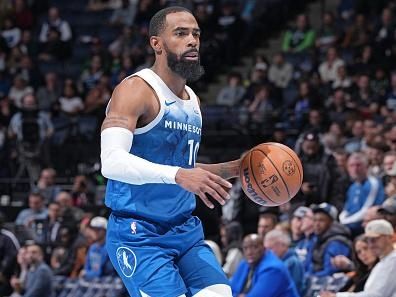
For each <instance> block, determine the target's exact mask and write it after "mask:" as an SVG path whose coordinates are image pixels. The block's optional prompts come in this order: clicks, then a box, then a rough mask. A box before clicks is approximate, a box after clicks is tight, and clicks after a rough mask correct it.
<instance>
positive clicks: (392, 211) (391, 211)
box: [378, 197, 396, 230]
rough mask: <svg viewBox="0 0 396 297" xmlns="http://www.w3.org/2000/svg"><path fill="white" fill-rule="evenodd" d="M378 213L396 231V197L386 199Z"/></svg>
mask: <svg viewBox="0 0 396 297" xmlns="http://www.w3.org/2000/svg"><path fill="white" fill-rule="evenodd" d="M378 213H379V214H380V215H381V216H383V218H384V219H385V220H387V221H388V222H389V223H391V224H392V227H393V229H395V230H396V197H392V198H388V199H386V200H385V201H384V203H382V205H381V206H380V207H379V208H378Z"/></svg>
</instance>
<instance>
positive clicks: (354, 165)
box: [340, 153, 385, 236]
mask: <svg viewBox="0 0 396 297" xmlns="http://www.w3.org/2000/svg"><path fill="white" fill-rule="evenodd" d="M367 171H368V163H367V158H366V156H365V155H364V154H362V153H353V154H352V155H351V156H350V157H349V158H348V174H349V177H350V178H351V180H352V181H353V184H352V185H350V187H349V188H348V191H347V193H346V200H345V206H344V209H343V211H342V212H341V214H340V222H341V223H342V224H343V225H346V226H347V227H348V228H349V229H350V230H351V232H352V234H353V235H354V236H356V235H359V234H360V233H362V220H363V215H364V213H365V212H366V211H367V209H368V208H369V207H370V206H373V205H379V204H381V203H382V202H383V201H384V199H385V195H384V187H383V185H382V182H381V181H380V180H378V179H377V178H374V177H371V176H368V175H367V173H368V172H367Z"/></svg>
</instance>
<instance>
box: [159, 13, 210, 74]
mask: <svg viewBox="0 0 396 297" xmlns="http://www.w3.org/2000/svg"><path fill="white" fill-rule="evenodd" d="M200 35H201V32H200V29H199V27H198V23H197V21H196V20H195V18H194V16H193V15H191V14H190V13H187V12H176V13H170V14H168V15H167V16H166V25H165V29H164V31H163V33H162V34H161V41H162V43H163V48H164V50H165V53H166V59H167V64H168V67H169V68H170V69H171V70H172V71H173V72H174V73H176V74H178V75H179V76H181V77H182V78H184V79H186V80H187V81H196V80H198V79H199V78H200V77H201V76H202V75H203V74H204V69H203V67H202V66H201V64H200V56H199V46H200Z"/></svg>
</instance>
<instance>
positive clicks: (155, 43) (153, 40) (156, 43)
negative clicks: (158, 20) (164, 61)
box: [150, 36, 162, 55]
mask: <svg viewBox="0 0 396 297" xmlns="http://www.w3.org/2000/svg"><path fill="white" fill-rule="evenodd" d="M150 45H151V47H152V48H153V50H154V51H155V53H156V54H157V55H160V54H161V53H162V47H161V42H160V38H159V37H158V36H151V37H150Z"/></svg>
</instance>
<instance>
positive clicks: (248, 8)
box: [0, 0, 396, 297]
mask: <svg viewBox="0 0 396 297" xmlns="http://www.w3.org/2000/svg"><path fill="white" fill-rule="evenodd" d="M258 2H260V1H254V0H246V1H243V0H240V1H237V0H235V1H199V0H195V1H152V0H140V1H139V0H119V1H118V0H117V1H104V0H103V1H102V0H89V1H80V0H69V1H67V2H65V1H48V3H46V1H34V0H15V1H7V0H0V28H1V31H0V36H1V37H0V162H1V164H2V166H1V167H0V178H5V179H6V180H7V182H6V183H7V184H12V185H15V184H17V183H18V181H20V180H22V179H23V178H24V177H25V176H27V177H28V191H26V192H29V194H26V195H25V197H24V199H25V201H26V205H27V207H26V208H25V209H22V210H21V211H20V212H19V213H18V214H17V216H15V220H14V219H13V221H11V222H10V220H9V217H8V216H9V214H8V213H5V214H1V216H0V264H1V266H0V295H1V296H8V295H11V296H14V297H16V296H43V297H45V296H49V297H52V296H53V294H55V295H56V294H58V295H60V294H62V296H68V295H69V296H97V295H98V294H99V295H100V296H102V295H103V296H118V295H120V296H121V295H122V294H123V289H122V285H121V283H120V281H119V280H118V279H117V278H115V272H114V269H113V268H112V267H111V264H110V262H109V258H108V256H107V254H106V250H105V249H104V240H105V237H104V234H105V231H106V227H107V221H106V218H105V217H106V210H105V209H104V207H103V206H102V205H99V207H98V201H102V198H103V193H102V192H100V193H99V195H98V189H99V188H100V187H101V186H103V185H104V184H105V181H104V180H103V177H101V176H100V174H99V170H100V166H99V165H98V164H95V162H97V161H98V159H99V156H98V145H97V143H99V141H98V140H99V139H98V137H99V133H98V131H99V128H100V127H99V125H100V123H101V121H102V119H103V117H104V111H105V108H106V104H107V102H108V100H109V98H110V95H111V92H112V89H113V88H114V86H115V85H116V84H117V83H118V82H119V81H121V80H122V79H123V78H125V77H126V76H128V75H130V74H132V73H133V72H135V71H137V70H139V69H142V68H144V67H149V66H151V64H152V62H153V59H154V55H153V52H152V50H151V49H150V47H149V46H147V25H148V21H149V19H150V18H151V16H152V15H153V13H155V12H156V11H157V10H158V9H160V8H161V7H164V6H166V5H171V4H182V5H185V6H187V7H189V8H191V9H192V10H193V12H194V14H195V15H196V17H197V20H198V22H199V24H200V27H201V29H202V31H203V32H204V34H203V36H202V38H203V40H202V48H201V57H202V63H203V64H204V65H205V69H206V76H205V78H204V80H202V82H201V83H200V84H197V85H195V86H193V87H194V88H195V89H197V90H200V89H203V88H205V86H206V84H207V83H208V82H210V81H213V79H214V77H215V76H216V75H217V74H219V71H222V70H223V71H224V70H227V69H228V67H229V66H230V65H237V64H238V61H239V59H240V57H241V54H246V52H247V50H248V49H247V47H248V46H245V45H247V44H249V45H250V46H251V47H254V46H256V45H257V44H258V43H259V42H260V38H257V36H260V37H262V39H264V38H266V37H268V36H269V35H270V34H271V33H270V32H269V31H270V30H271V29H272V27H271V26H270V25H273V26H275V25H280V24H284V23H286V20H287V18H286V16H289V15H287V14H286V13H285V10H286V9H285V5H286V6H287V4H289V5H297V4H296V3H297V2H298V3H304V1H286V2H287V3H286V2H285V3H286V4H285V3H281V2H282V1H268V3H269V2H271V3H272V4H271V5H275V4H278V6H276V7H275V8H277V9H278V10H275V8H273V9H274V10H273V11H271V10H267V11H266V9H268V7H269V8H272V7H270V6H269V5H270V4H268V3H266V4H265V5H264V4H263V5H258V4H257V3H258ZM268 11H269V12H270V13H268ZM275 12H279V15H277V14H276V13H275ZM281 12H282V13H283V14H281V15H280V13H281ZM395 14H396V2H395V1H375V2H374V1H369V0H340V1H339V5H338V9H337V11H325V12H324V14H323V15H322V16H318V17H321V18H322V24H321V27H320V28H314V27H312V26H311V25H310V21H309V18H308V16H307V15H305V14H300V15H298V16H297V17H296V18H295V21H293V24H292V25H291V26H290V28H288V29H286V30H285V31H284V34H283V40H282V43H281V47H280V48H279V49H278V51H277V53H276V54H275V55H274V56H273V57H266V56H264V55H257V56H255V57H254V58H253V60H252V61H253V67H252V69H250V72H249V73H238V72H230V73H228V80H227V84H226V85H225V86H224V87H223V88H222V89H221V91H220V92H219V93H218V96H217V97H216V98H213V100H212V102H211V101H210V100H209V99H207V98H201V99H202V111H203V115H204V117H205V124H204V125H205V127H206V129H207V132H209V133H207V134H209V135H211V137H213V136H214V137H215V138H216V139H217V140H215V142H214V143H215V144H216V141H217V145H219V142H220V143H221V145H222V147H221V149H220V150H219V148H218V147H212V148H211V147H210V145H209V144H210V141H211V139H209V138H205V133H204V137H203V145H202V151H203V153H204V154H205V156H204V157H206V158H207V159H210V160H212V161H223V160H224V159H229V158H231V157H235V156H232V153H230V154H228V153H227V152H228V151H229V152H231V151H232V148H234V150H235V151H238V153H237V154H240V153H242V151H243V149H246V148H248V147H250V146H252V145H253V144H255V143H258V142H264V141H276V142H281V143H284V144H286V145H288V146H290V147H292V148H294V150H295V151H296V153H297V154H298V155H299V157H300V159H301V161H302V164H303V169H304V180H303V184H302V187H301V191H300V192H299V193H298V195H297V196H296V197H295V198H293V200H292V201H291V202H290V203H287V204H285V205H282V206H281V207H278V208H270V209H266V208H258V207H257V205H255V204H254V203H253V202H251V201H249V200H248V199H247V198H246V197H245V196H244V194H243V191H242V190H241V183H240V181H239V180H238V179H237V180H235V181H233V187H232V189H231V191H230V195H231V199H230V200H229V202H228V203H227V204H226V205H225V206H223V207H221V208H217V211H218V212H212V213H214V215H215V216H216V218H215V220H214V221H215V222H216V224H212V222H213V221H211V220H210V219H208V220H206V219H205V217H204V216H203V222H204V225H205V227H206V228H205V231H206V235H207V238H208V239H210V240H211V241H208V243H210V245H211V247H212V248H213V249H214V250H215V251H217V253H216V255H217V256H218V259H219V261H220V262H221V264H222V265H223V269H224V271H225V272H226V274H227V276H228V277H229V278H230V280H231V284H232V288H233V294H234V296H238V297H241V296H246V297H248V296H251V297H254V296H257V297H258V296H277V295H279V296H306V297H312V296H314V297H316V296H318V295H320V296H322V297H333V296H338V297H342V296H355V295H354V293H353V292H364V293H362V294H366V295H361V296H375V297H376V296H378V297H379V296H384V297H387V296H389V297H394V295H392V294H394V292H396V288H395V283H394V282H392V275H393V274H392V271H394V269H395V267H396V263H395V259H396V254H395V252H394V250H393V245H394V244H395V239H394V238H395V233H394V228H395V226H396V199H395V197H396V125H395V124H396V116H395V114H396V113H395V109H396V103H395V102H396V72H394V69H396V68H395V66H396V65H395V64H396V62H395V61H396V48H395V44H396V16H395ZM263 15H265V16H266V18H265V20H263V19H262V17H263ZM280 16H282V17H283V18H282V17H280ZM260 21H261V23H260ZM266 22H268V26H267V27H266V28H263V26H262V24H266ZM274 28H275V27H274ZM258 32H259V33H260V35H258ZM236 40H239V42H236ZM211 103H212V104H211ZM213 103H214V104H213ZM219 128H220V129H221V130H218V129H219ZM223 128H224V129H223ZM224 130H225V131H224ZM222 133H223V134H222ZM220 135H226V137H225V138H220ZM230 135H236V136H237V137H229V136H230ZM219 139H220V140H219ZM245 140H247V141H245ZM206 141H207V142H206ZM238 141H239V142H238ZM242 142H243V144H242ZM224 147H230V150H225V149H224ZM211 149H212V150H211ZM57 173H58V175H57ZM64 177H68V180H69V181H71V183H70V184H64V183H59V180H61V178H64ZM10 181H11V182H10ZM0 189H1V191H2V192H1V193H0V194H1V195H3V194H4V193H6V194H10V193H9V192H7V191H8V189H5V188H4V187H3V186H0ZM4 189H5V190H4ZM3 190H4V191H5V192H4V193H3ZM10 195H11V196H12V192H11V194H10ZM13 198H14V197H11V201H12V199H13ZM4 201H5V200H4V199H3V198H1V200H0V204H2V205H3V202H4ZM198 203H199V200H198ZM99 204H100V203H99ZM199 212H200V208H199V205H198V213H199ZM205 212H206V213H207V210H205ZM5 215H6V216H7V217H5ZM217 245H218V246H217ZM392 269H393V270H392ZM385 271H386V272H385ZM50 279H52V280H53V281H52V282H51V281H48V280H50ZM268 284H270V285H268ZM99 295H98V296H99ZM357 296H360V295H357Z"/></svg>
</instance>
